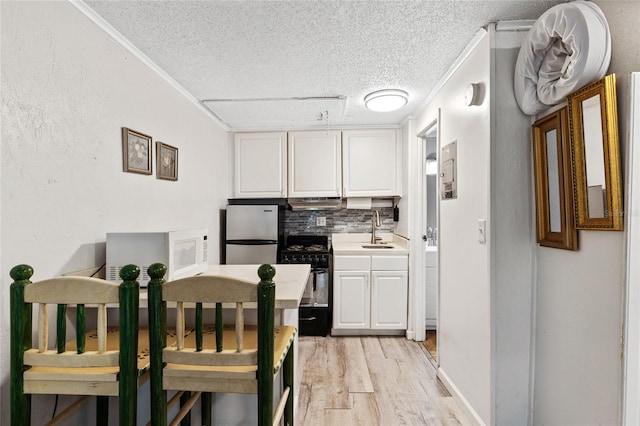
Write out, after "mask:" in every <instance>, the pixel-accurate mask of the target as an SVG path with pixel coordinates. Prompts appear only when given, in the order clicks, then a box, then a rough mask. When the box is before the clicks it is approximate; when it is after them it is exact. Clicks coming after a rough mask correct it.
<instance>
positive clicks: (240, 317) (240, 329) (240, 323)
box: [236, 302, 244, 352]
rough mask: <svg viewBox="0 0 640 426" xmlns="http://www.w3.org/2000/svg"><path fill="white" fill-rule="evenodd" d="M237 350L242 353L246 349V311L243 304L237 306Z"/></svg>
mask: <svg viewBox="0 0 640 426" xmlns="http://www.w3.org/2000/svg"><path fill="white" fill-rule="evenodd" d="M236 349H237V350H238V352H242V350H243V349H244V311H243V309H242V302H239V303H237V304H236Z"/></svg>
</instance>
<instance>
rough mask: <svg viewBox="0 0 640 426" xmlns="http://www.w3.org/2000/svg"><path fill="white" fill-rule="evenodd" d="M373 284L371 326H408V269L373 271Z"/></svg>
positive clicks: (396, 328) (404, 327)
mask: <svg viewBox="0 0 640 426" xmlns="http://www.w3.org/2000/svg"><path fill="white" fill-rule="evenodd" d="M371 275H372V281H373V283H372V286H371V328H372V329H374V330H398V329H406V328H407V296H408V282H409V281H408V278H407V277H408V274H407V272H406V271H373V272H372V273H371Z"/></svg>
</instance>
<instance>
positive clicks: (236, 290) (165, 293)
mask: <svg viewBox="0 0 640 426" xmlns="http://www.w3.org/2000/svg"><path fill="white" fill-rule="evenodd" d="M256 278H257V277H256ZM205 283H206V284H207V285H204V284H205ZM212 283H213V284H212ZM256 284H257V281H256V282H251V281H245V280H241V279H237V278H232V277H225V276H211V275H208V276H205V275H200V276H195V277H188V278H182V279H179V280H175V281H171V282H168V283H165V284H164V285H163V287H162V300H165V301H174V302H177V301H182V302H202V303H216V302H220V303H235V302H255V301H256V300H257V299H258V293H257V288H258V286H257V285H256Z"/></svg>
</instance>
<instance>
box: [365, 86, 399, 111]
mask: <svg viewBox="0 0 640 426" xmlns="http://www.w3.org/2000/svg"><path fill="white" fill-rule="evenodd" d="M408 99H409V94H408V93H407V92H405V91H404V90H398V89H385V90H378V91H376V92H371V93H369V94H368V95H367V96H365V97H364V104H365V106H366V107H367V108H369V109H370V110H371V111H379V112H387V111H395V110H397V109H400V108H402V107H403V106H405V105H406V104H407V101H408Z"/></svg>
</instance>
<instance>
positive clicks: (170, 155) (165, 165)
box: [156, 142, 178, 180]
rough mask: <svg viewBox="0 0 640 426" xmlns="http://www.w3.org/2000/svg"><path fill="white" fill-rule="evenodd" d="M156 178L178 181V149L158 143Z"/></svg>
mask: <svg viewBox="0 0 640 426" xmlns="http://www.w3.org/2000/svg"><path fill="white" fill-rule="evenodd" d="M156 161H157V164H156V177H157V178H158V179H165V180H178V148H176V147H174V146H171V145H167V144H166V143H163V142H156Z"/></svg>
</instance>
